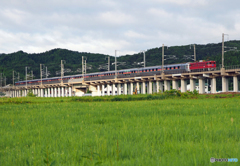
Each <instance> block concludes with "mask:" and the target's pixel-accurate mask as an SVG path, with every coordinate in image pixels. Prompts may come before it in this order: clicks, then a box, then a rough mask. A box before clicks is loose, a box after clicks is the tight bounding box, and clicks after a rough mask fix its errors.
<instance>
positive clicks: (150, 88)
mask: <svg viewBox="0 0 240 166" xmlns="http://www.w3.org/2000/svg"><path fill="white" fill-rule="evenodd" d="M147 92H148V94H152V81H148V86H147Z"/></svg>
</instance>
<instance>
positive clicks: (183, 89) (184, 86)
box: [181, 79, 187, 92]
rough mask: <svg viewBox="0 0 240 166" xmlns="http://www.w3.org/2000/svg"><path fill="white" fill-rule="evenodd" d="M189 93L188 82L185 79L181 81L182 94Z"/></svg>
mask: <svg viewBox="0 0 240 166" xmlns="http://www.w3.org/2000/svg"><path fill="white" fill-rule="evenodd" d="M186 91H187V82H186V80H184V79H181V92H186Z"/></svg>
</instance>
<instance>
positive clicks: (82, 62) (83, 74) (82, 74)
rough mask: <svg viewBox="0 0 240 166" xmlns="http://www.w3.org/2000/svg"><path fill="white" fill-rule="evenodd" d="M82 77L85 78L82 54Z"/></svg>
mask: <svg viewBox="0 0 240 166" xmlns="http://www.w3.org/2000/svg"><path fill="white" fill-rule="evenodd" d="M82 77H83V79H84V56H82Z"/></svg>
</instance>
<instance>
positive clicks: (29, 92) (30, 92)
mask: <svg viewBox="0 0 240 166" xmlns="http://www.w3.org/2000/svg"><path fill="white" fill-rule="evenodd" d="M27 97H36V95H35V94H33V91H32V89H30V90H29V91H28V93H27Z"/></svg>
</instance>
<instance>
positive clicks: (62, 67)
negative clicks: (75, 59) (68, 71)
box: [61, 60, 65, 85]
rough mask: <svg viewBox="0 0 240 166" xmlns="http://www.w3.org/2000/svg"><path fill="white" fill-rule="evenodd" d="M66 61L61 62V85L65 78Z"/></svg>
mask: <svg viewBox="0 0 240 166" xmlns="http://www.w3.org/2000/svg"><path fill="white" fill-rule="evenodd" d="M64 62H65V60H61V84H62V85H63V76H64V64H63V63H64Z"/></svg>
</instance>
